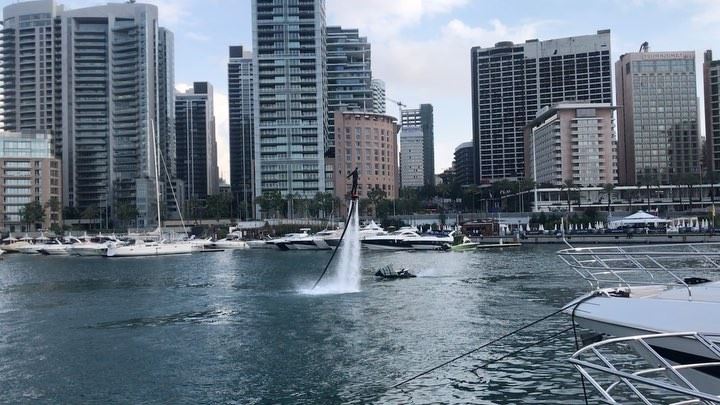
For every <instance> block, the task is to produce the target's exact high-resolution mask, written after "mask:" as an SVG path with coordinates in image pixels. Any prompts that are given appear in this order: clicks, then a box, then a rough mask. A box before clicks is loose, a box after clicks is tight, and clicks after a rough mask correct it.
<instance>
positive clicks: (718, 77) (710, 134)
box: [703, 50, 720, 172]
mask: <svg viewBox="0 0 720 405" xmlns="http://www.w3.org/2000/svg"><path fill="white" fill-rule="evenodd" d="M704 56H705V58H704V61H703V90H704V93H705V167H706V168H707V169H708V170H710V171H711V172H715V171H717V170H720V60H713V56H712V51H711V50H707V51H705V55H704Z"/></svg>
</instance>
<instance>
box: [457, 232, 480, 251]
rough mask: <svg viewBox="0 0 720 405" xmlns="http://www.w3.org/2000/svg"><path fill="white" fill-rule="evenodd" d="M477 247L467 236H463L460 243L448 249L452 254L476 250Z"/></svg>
mask: <svg viewBox="0 0 720 405" xmlns="http://www.w3.org/2000/svg"><path fill="white" fill-rule="evenodd" d="M478 245H479V243H477V242H473V241H472V240H470V238H468V237H467V236H463V240H462V242H461V243H458V244H457V245H452V246H451V247H450V250H452V251H453V252H467V251H470V250H475V249H477V247H478Z"/></svg>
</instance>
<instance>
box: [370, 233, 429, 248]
mask: <svg viewBox="0 0 720 405" xmlns="http://www.w3.org/2000/svg"><path fill="white" fill-rule="evenodd" d="M419 237H420V235H418V233H417V232H415V231H414V228H401V229H398V230H397V231H394V232H390V233H387V234H380V235H375V236H367V237H365V239H362V240H361V241H360V242H361V244H362V247H364V248H368V249H371V250H410V249H412V248H413V247H412V245H411V244H410V243H409V242H406V241H405V239H408V238H412V239H414V238H419Z"/></svg>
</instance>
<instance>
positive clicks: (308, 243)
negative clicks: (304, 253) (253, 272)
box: [273, 228, 330, 250]
mask: <svg viewBox="0 0 720 405" xmlns="http://www.w3.org/2000/svg"><path fill="white" fill-rule="evenodd" d="M273 243H274V244H275V245H276V246H277V247H278V248H279V249H280V250H328V249H330V245H328V244H327V243H326V242H325V241H324V240H323V239H322V238H316V237H315V235H311V234H310V228H300V233H291V234H288V235H286V236H285V237H283V238H281V239H278V240H274V241H273Z"/></svg>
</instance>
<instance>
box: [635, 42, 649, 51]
mask: <svg viewBox="0 0 720 405" xmlns="http://www.w3.org/2000/svg"><path fill="white" fill-rule="evenodd" d="M638 52H645V53H647V52H650V44H649V43H648V41H645V42H643V43H642V44H641V45H640V50H639V51H638Z"/></svg>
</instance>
